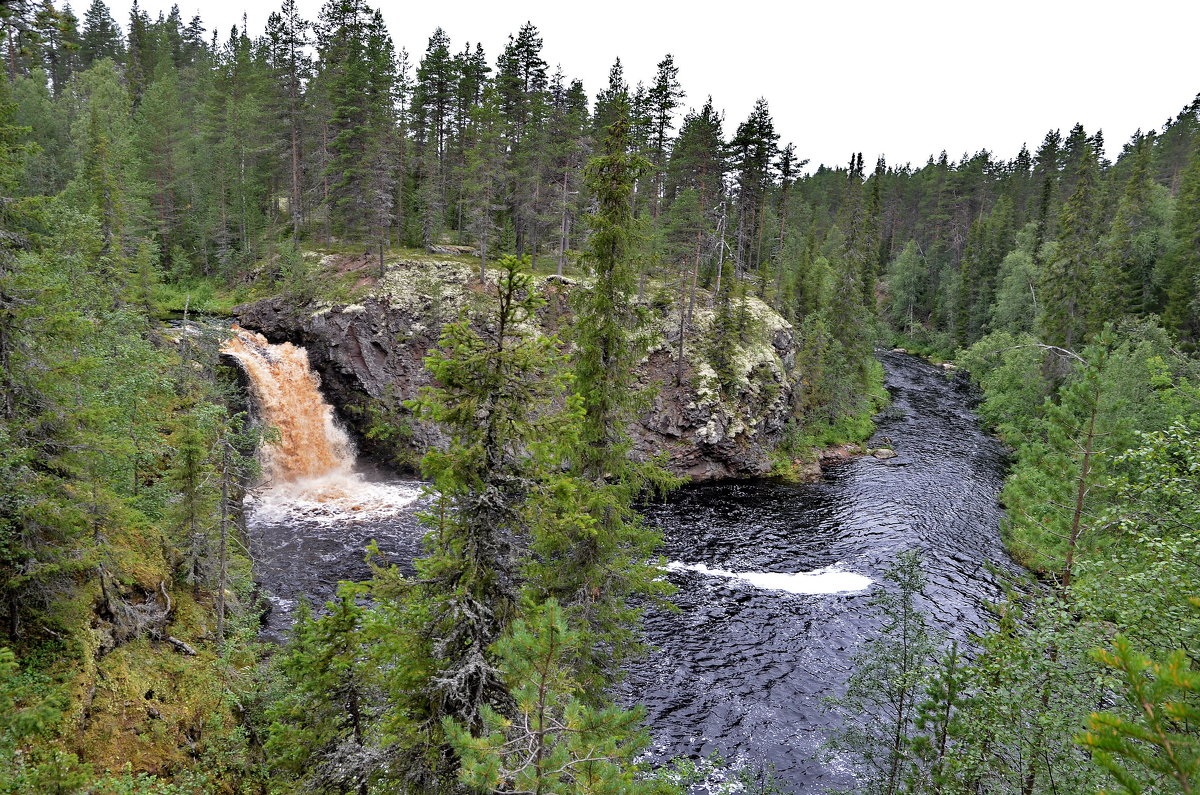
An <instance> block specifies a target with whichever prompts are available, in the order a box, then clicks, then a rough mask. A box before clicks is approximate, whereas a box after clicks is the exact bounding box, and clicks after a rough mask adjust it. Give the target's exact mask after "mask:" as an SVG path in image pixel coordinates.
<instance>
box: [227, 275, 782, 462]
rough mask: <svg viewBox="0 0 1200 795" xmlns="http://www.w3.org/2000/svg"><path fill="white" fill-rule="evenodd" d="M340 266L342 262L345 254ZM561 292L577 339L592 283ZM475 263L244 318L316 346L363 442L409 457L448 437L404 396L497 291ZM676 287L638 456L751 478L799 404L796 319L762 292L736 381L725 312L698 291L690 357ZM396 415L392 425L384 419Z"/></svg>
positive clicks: (648, 378)
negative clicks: (720, 349)
mask: <svg viewBox="0 0 1200 795" xmlns="http://www.w3.org/2000/svg"><path fill="white" fill-rule="evenodd" d="M333 264H335V265H336V263H333ZM539 282H540V289H541V290H542V292H543V293H544V294H545V295H546V296H547V298H548V299H549V302H548V304H547V306H546V307H545V308H544V309H543V310H542V312H541V315H540V317H539V322H540V323H541V324H542V325H543V326H544V327H545V328H546V329H547V330H550V331H558V332H559V333H560V335H561V336H563V337H564V338H568V339H569V332H570V327H571V309H570V305H569V301H568V297H569V294H570V293H571V292H572V291H575V290H581V289H587V286H586V283H580V282H576V281H573V280H570V279H561V278H558V277H553V276H551V277H542V278H539ZM487 293H488V288H487V287H485V286H484V285H481V284H480V282H479V275H478V271H477V269H476V268H474V267H473V266H471V265H469V264H466V263H460V262H453V261H437V262H435V261H397V262H390V263H388V266H387V270H386V275H385V276H384V278H382V279H380V280H379V281H378V283H377V284H375V285H374V286H373V287H372V288H371V289H370V291H369V294H368V295H367V297H365V298H363V299H361V300H359V301H358V302H357V303H355V304H349V305H335V304H330V303H321V302H317V303H310V304H306V305H302V306H296V305H293V304H291V303H289V302H288V301H287V300H285V299H282V298H273V299H269V300H264V301H259V302H257V303H253V304H249V305H246V306H243V307H239V308H238V310H237V318H238V322H239V323H240V324H241V325H243V326H245V327H247V328H251V329H255V330H257V331H260V332H262V333H263V334H264V335H265V336H266V337H267V338H268V339H270V340H272V341H274V342H279V341H284V340H289V341H292V342H294V343H297V344H301V345H304V346H305V347H306V348H307V349H308V351H309V356H310V359H311V361H312V363H313V366H314V367H315V368H316V370H317V371H318V372H319V373H320V374H321V377H322V383H323V389H324V391H325V393H326V395H327V397H328V398H329V399H330V401H331V402H332V403H333V404H334V405H336V406H338V407H339V409H340V410H341V411H342V415H343V418H344V419H345V421H346V422H347V424H348V425H349V426H350V427H351V428H352V429H354V430H355V431H356V432H357V433H358V434H359V437H360V443H361V445H362V447H363V452H365V453H368V454H374V455H375V456H377V457H386V458H389V459H391V461H392V463H395V462H396V461H397V460H399V461H401V462H404V461H407V462H409V463H412V462H415V461H416V460H417V458H418V457H419V454H420V452H421V451H423V450H424V449H425V448H427V447H428V446H430V445H434V444H437V443H438V441H439V436H438V433H437V430H436V429H434V428H431V427H427V426H425V425H423V424H422V423H419V422H416V421H414V420H413V418H412V417H411V415H409V414H408V412H407V410H405V409H403V408H402V406H401V402H402V401H404V400H406V399H408V398H411V397H414V396H415V395H416V394H417V392H418V390H419V389H420V388H421V387H422V386H423V385H425V384H428V383H429V382H430V377H429V374H428V373H427V372H426V371H425V368H424V365H423V360H424V357H425V355H426V353H427V352H428V351H429V349H430V348H432V347H433V346H435V345H436V344H437V339H438V335H439V333H440V330H441V327H442V325H443V324H444V323H446V322H447V321H450V320H453V319H455V318H457V317H458V316H459V314H460V313H461V311H462V310H463V309H464V308H467V307H469V306H471V305H472V304H481V303H484V302H486V301H487ZM682 300H685V299H684V298H683V297H681V296H676V295H673V294H672V293H671V292H669V291H668V290H667V289H665V288H661V287H659V288H654V289H651V290H648V291H647V296H646V298H645V299H644V300H643V301H641V303H642V304H643V305H644V306H645V308H646V310H647V314H648V316H649V318H650V329H649V330H650V334H651V340H650V342H651V345H650V348H649V351H648V354H647V356H646V357H645V358H644V359H643V361H642V362H641V364H640V365H639V367H638V372H637V375H638V381H639V383H640V384H641V385H642V386H643V387H644V388H645V389H646V390H647V391H646V394H647V395H649V400H648V402H647V405H646V409H645V411H644V413H643V414H642V416H641V417H640V418H639V420H638V421H637V422H636V423H634V424H632V425H631V427H630V433H631V436H632V438H633V440H634V443H635V454H636V455H638V456H640V457H643V458H644V457H648V456H652V455H655V454H658V453H665V454H666V457H667V460H668V461H669V465H670V468H671V469H672V470H674V471H675V472H676V473H678V474H681V475H685V476H688V477H690V478H692V479H693V480H709V479H714V478H724V477H747V476H755V475H762V474H766V473H767V472H769V471H770V469H771V461H770V458H769V455H768V454H769V452H770V450H771V449H772V448H773V446H774V445H775V444H776V443H777V442H778V440H779V438H780V435H781V433H782V432H783V429H784V425H785V423H786V422H787V419H788V417H789V415H790V410H791V405H792V400H791V398H792V384H793V382H794V378H795V374H794V373H793V367H794V360H795V353H796V338H795V334H794V331H793V329H792V327H791V325H790V324H788V323H787V322H786V321H785V320H784V319H783V318H781V317H780V316H779V315H777V314H776V313H774V312H773V311H772V310H771V309H770V308H769V307H767V306H766V305H765V304H764V303H762V302H761V301H758V300H757V299H755V298H753V297H751V298H748V299H746V305H745V307H744V313H743V314H744V317H745V319H746V320H745V323H744V326H745V332H744V333H743V335H742V340H743V341H742V342H741V344H740V345H739V346H738V348H737V355H736V356H735V358H734V362H733V366H732V376H733V378H731V379H730V380H729V381H728V382H727V384H726V385H725V388H724V389H722V388H721V385H720V384H719V379H718V377H717V374H716V373H715V372H714V370H713V368H712V366H711V365H710V364H709V361H708V354H709V351H710V350H711V348H712V337H713V320H714V313H713V311H712V309H711V308H710V298H709V296H708V295H707V294H706V293H704V292H703V291H701V292H699V293H698V294H697V298H696V302H695V308H694V311H693V313H692V318H691V322H690V323H687V324H685V326H686V330H685V333H684V339H683V346H682V349H683V354H682V362H681V361H680V344H679V308H680V307H679V303H678V302H679V301H682ZM381 417H382V418H386V419H387V422H386V423H380V422H379V420H380V418H381ZM397 428H399V429H400V431H399V432H398V433H397V432H396V430H395V429H397Z"/></svg>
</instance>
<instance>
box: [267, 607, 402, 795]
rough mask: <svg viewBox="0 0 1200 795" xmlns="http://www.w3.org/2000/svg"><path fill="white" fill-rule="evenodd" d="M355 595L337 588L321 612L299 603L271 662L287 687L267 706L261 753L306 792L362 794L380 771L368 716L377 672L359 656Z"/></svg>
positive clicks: (364, 637)
mask: <svg viewBox="0 0 1200 795" xmlns="http://www.w3.org/2000/svg"><path fill="white" fill-rule="evenodd" d="M362 593H363V592H362V589H361V587H359V586H354V585H351V584H343V585H342V586H341V587H340V588H339V591H338V598H337V600H336V601H333V602H329V603H327V604H326V610H327V613H326V614H325V615H320V616H316V615H314V614H313V613H312V612H311V610H310V609H309V608H308V606H307V604H305V605H303V606H302V607H301V609H300V610H299V611H298V614H297V617H296V623H295V625H294V627H293V630H292V638H291V641H290V643H289V644H288V646H287V648H286V649H285V650H284V652H283V653H282V654H281V655H280V659H279V660H278V661H277V662H276V663H275V665H276V666H277V668H278V670H279V673H280V676H281V677H282V678H283V681H284V682H286V683H287V689H286V691H285V692H284V693H282V694H281V695H280V698H279V700H277V701H275V702H274V703H272V704H271V705H270V706H269V707H268V710H267V719H268V720H269V722H270V723H269V725H270V729H269V734H268V736H267V739H266V742H265V744H264V750H265V751H266V752H267V754H268V759H269V764H270V765H271V767H272V768H273V770H274V771H275V773H276V775H282V776H283V777H285V780H287V779H293V780H298V781H301V782H303V784H304V786H305V788H306V789H308V790H310V791H318V792H329V791H336V792H349V791H356V790H357V791H366V787H367V786H368V785H369V784H370V782H371V781H372V780H373V779H375V778H376V777H377V776H379V775H380V774H381V773H382V772H383V771H382V767H381V761H382V759H383V757H382V753H381V749H380V747H379V743H380V738H379V737H378V735H377V734H376V727H377V726H378V723H377V721H376V720H374V715H373V712H374V711H375V710H377V709H378V702H379V699H378V698H377V697H376V695H375V692H376V688H377V687H378V684H377V682H378V678H379V674H380V671H379V669H378V668H377V667H376V666H375V665H374V664H373V662H372V661H371V659H370V658H369V657H368V656H367V655H366V653H365V648H366V646H367V643H368V639H369V637H370V636H369V634H368V631H367V628H366V626H365V624H366V616H365V611H364V608H363V607H362V606H361V605H360V604H359V599H360V597H361V596H362Z"/></svg>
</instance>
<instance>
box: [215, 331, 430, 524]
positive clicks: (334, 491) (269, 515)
mask: <svg viewBox="0 0 1200 795" xmlns="http://www.w3.org/2000/svg"><path fill="white" fill-rule="evenodd" d="M232 331H233V336H232V337H230V338H229V340H228V341H226V343H225V345H224V347H223V348H222V350H223V352H224V353H226V354H228V355H229V356H232V357H233V358H235V359H237V361H238V363H239V364H240V365H241V367H242V370H243V372H245V374H246V377H247V379H248V380H249V382H250V390H251V393H252V395H253V397H254V406H255V410H256V413H257V419H258V420H259V422H261V423H262V424H263V425H266V426H271V427H273V428H275V429H277V431H278V437H277V438H276V439H275V440H274V441H271V442H266V443H264V444H262V445H261V447H260V448H259V451H258V456H259V462H260V464H261V465H262V470H263V479H262V483H261V484H260V487H259V488H258V489H257V490H256V493H255V494H254V495H252V497H251V505H250V509H251V521H252V522H253V521H255V520H256V519H259V520H269V521H275V520H278V519H280V518H282V517H285V516H291V517H295V518H307V519H312V520H324V521H327V522H341V521H346V520H356V519H366V518H378V517H379V516H381V515H387V514H389V513H393V512H394V511H396V510H398V509H400V508H403V507H405V506H407V505H409V504H410V503H412V502H413V500H414V499H415V498H416V495H415V493H414V490H413V488H412V487H410V486H406V487H405V488H403V489H400V490H397V488H396V487H395V484H385V483H373V482H370V481H368V480H367V479H366V478H365V477H364V476H363V475H362V474H361V473H359V472H357V471H355V449H354V443H353V442H352V441H351V440H350V436H349V434H347V433H346V431H345V429H343V428H342V427H341V426H340V425H338V423H337V419H336V417H335V416H334V410H333V406H331V405H329V403H327V402H326V401H325V398H324V397H323V396H322V395H321V379H320V377H319V376H318V375H317V374H316V373H315V372H314V371H313V369H312V367H311V366H310V365H309V362H308V351H306V350H305V349H304V348H301V347H299V346H296V345H292V344H291V343H290V342H284V343H281V344H278V345H273V344H271V343H269V342H267V339H266V338H265V337H263V336H262V335H261V334H257V333H255V332H253V331H249V330H247V329H243V328H240V327H238V326H236V325H235V326H234V327H233V329H232Z"/></svg>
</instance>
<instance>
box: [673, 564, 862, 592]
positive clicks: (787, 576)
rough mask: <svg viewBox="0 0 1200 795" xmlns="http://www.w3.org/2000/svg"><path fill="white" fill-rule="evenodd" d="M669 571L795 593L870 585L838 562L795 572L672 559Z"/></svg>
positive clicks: (852, 588)
mask: <svg viewBox="0 0 1200 795" xmlns="http://www.w3.org/2000/svg"><path fill="white" fill-rule="evenodd" d="M667 569H668V570H670V571H694V572H697V573H698V574H703V575H705V576H707V577H721V578H723V579H727V580H736V581H739V582H744V583H746V584H747V585H752V586H754V587H755V588H762V589H763V590H766V591H786V592H787V593H798V594H833V593H855V592H857V591H865V590H866V589H867V588H870V587H871V578H870V577H865V576H863V575H862V574H857V573H855V572H852V571H846V570H845V569H843V568H842V567H841V564H840V563H834V564H833V565H832V566H826V567H825V568H823V569H816V570H815V571H800V572H794V573H787V572H775V571H726V570H724V569H714V568H710V567H709V566H706V565H704V564H703V563H683V562H682V561H678V560H673V561H671V562H670V563H668V564H667Z"/></svg>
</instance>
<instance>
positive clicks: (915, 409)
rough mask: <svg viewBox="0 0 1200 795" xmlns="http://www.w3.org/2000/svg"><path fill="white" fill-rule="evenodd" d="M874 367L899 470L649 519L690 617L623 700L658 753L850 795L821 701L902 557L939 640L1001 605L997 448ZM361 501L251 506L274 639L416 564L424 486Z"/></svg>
mask: <svg viewBox="0 0 1200 795" xmlns="http://www.w3.org/2000/svg"><path fill="white" fill-rule="evenodd" d="M881 359H882V361H883V364H884V368H885V371H886V374H887V387H888V391H889V392H890V393H891V395H892V402H891V405H890V406H889V407H888V408H887V409H885V411H884V412H883V414H882V415H881V416H880V417H879V419H878V430H877V433H876V437H875V440H874V443H875V444H880V443H883V442H885V441H890V443H891V444H892V445H894V447H895V450H896V452H897V454H898V455H897V456H896V457H895V458H892V459H890V460H877V459H875V458H872V457H865V458H860V459H858V460H855V461H851V462H849V463H846V464H843V465H840V466H837V467H832V468H830V469H828V470H827V471H826V473H825V476H824V479H823V480H822V482H820V483H817V484H813V485H804V486H792V485H786V484H781V483H776V482H771V481H739V482H727V483H716V484H707V485H699V486H691V487H687V488H684V489H681V490H679V491H678V492H676V493H674V494H673V495H672V496H671V497H670V498H669V499H668V500H667V501H665V502H664V503H661V504H655V505H651V506H647V507H646V508H645V510H644V513H645V515H646V517H647V519H648V520H649V521H651V522H653V523H655V524H657V525H658V526H659V527H661V528H662V530H663V533H664V536H665V540H666V544H665V548H664V551H663V554H664V556H665V557H667V559H668V560H669V561H671V564H670V570H669V573H668V575H667V576H669V577H670V579H671V581H672V582H673V583H675V585H677V586H678V589H679V590H678V593H677V594H676V595H675V596H674V597H673V600H674V602H675V604H676V605H677V606H678V608H679V610H678V612H675V613H669V614H668V613H661V614H652V615H650V616H649V617H648V620H647V626H646V629H647V634H648V636H649V641H650V643H651V644H652V645H653V646H654V647H655V650H654V651H653V652H652V653H651V654H650V656H649V657H648V658H647V659H645V660H642V661H639V663H638V664H637V665H635V666H633V667H632V668H631V671H630V676H629V679H628V681H627V682H625V683H624V684H623V685H622V687H621V693H622V698H623V699H627V700H628V701H630V702H633V703H642V704H645V705H646V707H647V709H648V720H649V724H650V726H651V730H652V734H653V737H654V740H655V755H656V756H659V757H662V758H668V757H671V756H676V755H687V756H697V755H703V754H707V753H709V752H710V751H714V750H719V751H721V753H722V754H723V755H724V756H725V757H726V758H727V759H730V760H733V761H735V762H740V763H743V764H747V765H751V766H758V765H764V764H766V763H771V764H773V765H774V766H775V767H776V770H777V776H778V778H779V779H781V781H782V782H783V783H785V784H787V785H789V786H791V787H792V789H793V790H794V791H795V792H797V793H817V792H822V791H823V790H824V788H825V787H828V786H833V785H837V784H848V783H850V782H851V781H852V779H850V778H848V773H847V772H846V768H845V765H842V764H839V762H838V761H837V760H834V761H832V762H830V763H824V762H822V761H821V752H820V746H821V742H822V740H823V738H824V736H825V732H826V730H827V729H828V728H829V726H830V724H831V718H830V716H829V715H827V714H826V712H825V711H824V709H823V707H822V699H823V698H824V697H826V696H829V695H832V694H836V693H839V692H840V691H841V688H842V687H843V684H844V682H845V680H846V678H847V676H848V673H849V667H850V660H851V658H852V656H853V654H854V652H855V650H856V649H857V648H858V647H859V645H860V644H861V643H862V641H863V640H864V639H866V638H868V637H870V636H871V635H872V633H873V632H874V631H875V629H876V627H877V626H878V620H879V617H878V616H877V615H875V613H874V611H872V610H871V609H870V607H869V605H868V600H869V599H870V594H871V592H872V590H873V589H875V588H877V587H879V585H878V583H879V582H880V581H881V574H882V572H883V571H884V570H885V569H886V568H887V567H888V565H889V564H890V563H891V561H892V560H894V558H895V556H896V555H897V553H899V552H901V551H903V550H908V549H916V550H919V551H920V552H921V553H922V555H923V558H924V562H925V571H926V573H927V576H928V586H927V588H926V590H925V599H924V602H923V605H922V606H923V607H924V608H925V609H926V611H927V612H928V613H929V615H930V617H931V618H932V623H933V624H934V626H935V627H937V628H938V629H940V630H941V631H943V632H944V633H946V634H947V635H949V636H951V637H957V638H959V639H967V638H968V637H969V636H970V635H972V634H975V633H979V632H982V631H984V630H985V629H986V628H987V612H986V610H985V607H984V605H985V603H986V602H987V601H989V600H993V599H995V598H997V596H998V595H999V593H1000V586H999V584H998V583H997V581H996V579H995V578H994V577H993V575H992V574H990V573H989V571H988V568H987V567H988V564H995V565H999V566H1001V567H1003V568H1007V567H1010V566H1012V565H1013V564H1012V563H1011V562H1010V561H1009V560H1008V558H1007V556H1006V554H1005V553H1004V550H1003V548H1002V546H1001V543H1000V539H999V535H998V526H999V521H1000V517H1001V510H1000V508H999V506H998V504H997V501H996V498H997V494H998V492H999V490H1000V487H1001V485H1002V481H1003V475H1004V467H1005V455H1004V451H1003V449H1002V447H1001V446H1000V444H999V443H998V442H996V441H995V440H993V439H992V438H990V437H988V436H987V435H986V434H984V433H983V432H982V431H981V430H980V428H979V424H978V420H977V418H976V417H975V415H974V414H973V412H972V411H971V408H970V404H971V397H970V394H969V393H968V391H967V390H966V388H965V387H963V386H961V385H960V384H958V383H956V382H954V381H951V380H949V379H947V378H946V377H945V376H944V374H943V373H942V371H941V370H939V369H938V368H935V367H933V366H931V365H928V364H926V363H924V362H922V361H921V360H919V359H916V358H914V357H911V356H907V355H905V354H899V353H884V354H881ZM364 488H365V490H366V491H367V492H369V493H368V494H367V495H366V496H365V498H364V499H363V500H361V501H360V503H361V504H355V505H351V506H349V508H348V509H347V507H346V506H345V505H344V504H343V505H340V506H329V505H323V504H319V503H315V502H303V501H300V502H296V501H292V502H288V501H283V500H273V499H272V498H270V497H263V498H261V499H260V500H259V503H258V505H257V506H256V507H255V508H254V509H253V513H252V519H251V534H252V541H253V548H254V552H255V560H256V564H255V565H256V572H257V576H258V578H259V579H260V581H261V582H262V583H263V585H264V586H265V588H266V590H267V591H268V593H269V594H270V598H271V600H272V602H273V604H274V606H275V610H274V611H273V612H272V614H271V616H270V618H269V622H268V628H267V633H268V634H269V635H272V636H275V637H279V636H281V633H282V632H283V631H284V629H285V628H286V626H287V623H288V620H289V619H288V615H289V613H290V612H291V610H292V609H293V607H294V605H295V601H296V600H297V599H298V598H301V597H302V596H305V595H307V596H308V597H309V598H312V599H315V600H323V599H326V598H328V597H329V596H330V595H332V593H333V589H334V588H335V587H336V584H337V582H338V581H339V580H343V579H356V578H362V577H365V576H367V575H368V573H369V572H368V570H367V568H366V566H365V565H364V564H363V563H362V557H363V553H362V550H363V548H364V547H365V546H366V544H367V542H368V541H369V540H370V539H372V538H374V539H377V541H378V543H379V546H380V548H381V549H383V550H384V551H385V552H388V553H389V554H390V555H392V556H393V559H394V560H396V561H398V562H403V563H407V562H408V561H410V560H411V559H412V558H413V557H414V556H415V555H417V554H419V553H420V535H421V530H420V527H419V525H418V524H417V523H416V522H415V519H414V517H413V511H414V510H415V508H416V507H417V506H418V505H419V504H420V499H419V493H420V486H419V484H413V483H396V482H392V483H377V484H365V485H364ZM402 506H406V507H402ZM397 509H399V510H397Z"/></svg>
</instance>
